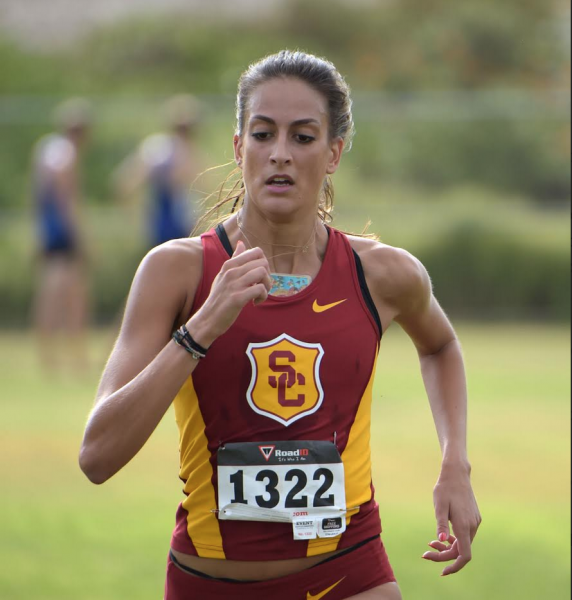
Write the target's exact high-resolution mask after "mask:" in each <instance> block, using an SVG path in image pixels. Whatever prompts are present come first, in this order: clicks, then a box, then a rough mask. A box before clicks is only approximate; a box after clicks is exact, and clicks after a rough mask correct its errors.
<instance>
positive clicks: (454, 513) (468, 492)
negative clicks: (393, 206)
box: [395, 255, 481, 575]
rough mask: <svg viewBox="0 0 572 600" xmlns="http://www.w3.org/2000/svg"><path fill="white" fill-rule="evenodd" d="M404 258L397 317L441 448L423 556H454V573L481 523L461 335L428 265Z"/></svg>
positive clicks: (451, 570) (468, 555) (439, 559)
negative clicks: (433, 526) (430, 535)
mask: <svg viewBox="0 0 572 600" xmlns="http://www.w3.org/2000/svg"><path fill="white" fill-rule="evenodd" d="M403 262H404V263H408V264H404V265H403V266H404V269H403V272H404V273H405V276H406V277H405V280H404V281H402V287H401V289H400V290H399V291H400V294H399V295H398V296H397V300H398V302H397V303H396V304H397V310H398V312H397V314H396V316H395V321H397V322H398V323H399V324H400V325H401V327H402V328H403V329H404V330H405V332H406V333H407V334H408V335H409V336H410V337H411V339H412V341H413V343H414V344H415V347H416V348H417V352H418V354H419V361H420V364H421V373H422V376H423V382H424V384H425V389H426V390H427V396H428V398H429V403H430V405H431V412H432V413H433V420H434V422H435V427H436V430H437V435H438V437H439V444H440V446H441V453H442V463H441V472H440V474H439V478H438V480H437V484H436V485H435V488H434V491H433V502H434V505H435V516H436V519H437V537H438V540H435V541H432V542H430V544H429V545H430V546H431V547H432V548H434V549H435V550H437V552H426V553H425V554H424V555H423V558H426V559H428V560H432V561H435V562H443V561H450V560H454V561H455V562H454V563H453V564H452V565H449V566H447V567H446V568H445V569H444V571H443V573H442V575H450V574H451V573H456V572H457V571H459V570H460V569H462V568H463V567H464V566H465V565H466V564H467V563H468V562H469V561H470V560H471V543H472V541H473V538H474V537H475V535H476V533H477V529H478V527H479V525H480V523H481V516H480V513H479V509H478V506H477V502H476V500H475V496H474V494H473V490H472V487H471V482H470V473H471V466H470V464H469V460H468V456H467V386H466V380H465V369H464V364H463V356H462V353H461V347H460V344H459V341H458V339H457V336H456V334H455V332H454V331H453V328H452V326H451V324H450V322H449V320H448V319H447V317H446V315H445V313H444V312H443V310H442V309H441V307H440V306H439V304H438V302H437V300H436V299H435V297H434V296H433V293H432V290H431V282H430V280H429V276H428V274H427V271H426V270H425V268H424V267H423V265H421V263H419V262H418V261H417V260H416V259H414V258H413V257H411V256H410V255H406V256H405V257H403ZM449 522H450V523H451V525H452V528H453V532H454V535H451V532H450V530H449ZM445 542H446V543H445ZM449 544H450V545H449Z"/></svg>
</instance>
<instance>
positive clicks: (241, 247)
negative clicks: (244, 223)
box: [232, 240, 246, 256]
mask: <svg viewBox="0 0 572 600" xmlns="http://www.w3.org/2000/svg"><path fill="white" fill-rule="evenodd" d="M245 250H246V246H245V245H244V242H243V241H242V240H238V242H236V248H235V249H234V252H233V253H232V255H233V256H239V255H240V254H242V253H243V252H244V251H245Z"/></svg>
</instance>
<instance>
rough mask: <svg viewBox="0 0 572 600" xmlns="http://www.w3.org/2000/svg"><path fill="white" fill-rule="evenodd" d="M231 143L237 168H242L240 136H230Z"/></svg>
mask: <svg viewBox="0 0 572 600" xmlns="http://www.w3.org/2000/svg"><path fill="white" fill-rule="evenodd" d="M232 143H233V146H234V160H235V162H236V164H237V165H238V166H239V168H241V169H242V137H241V136H240V135H238V134H235V135H234V137H233V138H232Z"/></svg>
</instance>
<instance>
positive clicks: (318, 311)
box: [312, 298, 347, 313]
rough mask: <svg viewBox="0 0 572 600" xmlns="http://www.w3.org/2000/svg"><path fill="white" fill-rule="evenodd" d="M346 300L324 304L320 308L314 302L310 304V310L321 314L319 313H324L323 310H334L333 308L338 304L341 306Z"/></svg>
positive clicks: (316, 302)
mask: <svg viewBox="0 0 572 600" xmlns="http://www.w3.org/2000/svg"><path fill="white" fill-rule="evenodd" d="M346 300H347V298H344V299H343V300H338V301H337V302H332V303H331V304H324V305H323V306H320V305H319V304H318V301H317V300H314V304H312V310H313V311H314V312H317V313H321V312H324V311H325V310H330V308H334V306H337V305H338V304H341V303H342V302H345V301H346Z"/></svg>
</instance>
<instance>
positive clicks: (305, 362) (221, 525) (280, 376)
mask: <svg viewBox="0 0 572 600" xmlns="http://www.w3.org/2000/svg"><path fill="white" fill-rule="evenodd" d="M353 129H354V128H353V118H352V113H351V99H350V95H349V87H348V86H347V84H346V82H345V81H344V79H343V77H342V76H341V75H340V74H339V73H338V71H337V70H336V68H335V67H334V65H333V64H331V63H330V62H328V61H326V60H324V59H319V58H317V57H315V56H312V55H308V54H305V53H302V52H290V51H283V52H281V53H279V54H276V55H272V56H269V57H266V58H265V59H263V60H261V61H259V62H258V63H255V64H253V65H251V66H250V67H249V68H248V69H247V71H245V72H244V73H243V75H242V77H241V79H240V81H239V90H238V97H237V129H236V133H235V136H234V153H235V160H236V163H237V165H238V169H239V171H238V174H239V178H238V180H237V181H236V183H235V184H234V186H233V187H232V189H231V190H229V192H228V193H227V195H226V196H225V197H224V198H223V199H222V200H221V201H219V202H218V203H217V204H216V205H215V206H214V208H213V209H211V210H210V211H208V212H207V213H206V215H205V216H204V219H205V220H208V219H209V218H210V217H212V216H213V215H216V214H218V213H219V211H220V210H223V209H226V211H225V212H226V215H225V216H224V218H223V219H218V221H215V223H214V224H213V227H212V228H211V229H209V230H208V232H207V233H205V234H203V235H202V236H200V237H193V238H189V239H184V240H175V241H172V242H169V243H167V244H163V245H162V246H160V247H158V248H155V249H154V250H152V251H151V252H150V253H149V254H148V255H147V256H146V257H145V259H144V260H143V261H142V263H141V265H140V268H139V270H138V271H137V274H136V276H135V279H134V282H133V286H132V289H131V293H130V296H129V299H128V303H127V308H126V311H125V316H124V321H123V324H122V327H121V331H120V333H119V337H118V339H117V342H116V345H115V348H114V350H113V352H112V354H111V357H110V359H109V362H108V364H107V367H106V369H105V371H104V374H103V377H102V380H101V383H100V387H99V390H98V393H97V401H96V405H95V407H94V409H93V411H92V413H91V415H90V417H89V420H88V423H87V427H86V430H85V434H84V440H83V443H82V448H81V451H80V465H81V468H82V469H83V471H84V472H85V474H86V475H87V476H88V478H89V479H90V480H91V481H93V482H94V483H103V482H104V481H106V480H107V479H109V478H110V477H112V476H113V475H114V474H115V473H116V472H117V471H119V470H120V469H121V468H122V467H123V466H125V465H126V464H127V463H128V462H129V461H130V460H131V459H132V458H133V457H134V456H135V455H136V454H137V452H138V451H139V450H140V449H141V448H142V446H143V445H144V444H145V442H146V441H147V439H148V438H149V436H150V435H151V433H152V432H153V430H154V429H155V427H156V426H157V424H158V423H159V421H160V420H161V418H162V417H163V415H164V413H165V411H166V410H167V409H168V408H169V406H170V405H171V403H173V402H174V407H175V416H176V420H177V424H178V426H179V429H180V448H179V449H180V461H181V466H180V477H181V479H182V480H183V481H184V492H185V498H184V499H183V501H182V503H181V504H180V505H179V508H178V510H177V515H176V526H175V530H174V533H173V536H172V539H171V550H170V553H169V559H168V567H167V579H166V585H165V599H166V600H192V599H217V600H227V599H229V598H233V599H235V600H242V599H244V600H246V599H248V600H267V599H268V598H272V599H273V600H308V599H309V598H322V597H326V598H327V599H328V600H341V599H349V598H353V599H356V600H357V599H360V600H400V598H401V593H400V590H399V587H398V585H397V583H396V580H395V576H394V574H393V570H392V568H391V566H390V563H389V560H388V557H387V554H386V551H385V547H384V545H383V543H382V541H381V538H380V533H381V522H380V518H379V510H378V505H377V502H376V500H375V497H374V490H373V486H372V481H371V450H370V421H371V403H372V401H373V376H374V374H375V370H376V358H377V353H378V349H379V344H380V341H381V336H382V332H384V331H385V330H386V329H387V328H388V327H389V326H390V324H391V322H393V321H396V322H397V323H399V324H400V325H401V327H402V328H403V329H404V330H405V331H406V332H407V333H408V335H409V336H410V337H411V339H412V341H413V343H414V344H415V346H416V348H417V350H418V353H419V357H420V362H421V371H422V374H423V379H424V382H425V386H426V389H427V394H428V397H429V402H430V405H431V409H432V412H433V415H434V420H435V426H436V429H437V434H438V438H439V441H440V444H441V448H442V452H443V458H442V464H441V472H440V475H439V479H438V481H437V484H436V486H435V489H434V503H435V514H436V519H437V538H438V539H436V540H434V541H432V542H430V546H431V547H432V548H433V550H434V551H429V552H427V553H425V554H424V556H423V557H424V558H426V559H428V560H432V561H435V562H445V561H452V564H450V565H448V566H446V567H445V569H444V570H443V575H449V574H451V573H455V572H457V571H459V570H460V569H462V568H463V567H464V566H465V565H466V564H467V562H468V561H469V560H470V559H471V543H472V540H473V537H474V536H475V534H476V531H477V528H478V526H479V523H480V514H479V510H478V507H477V504H476V500H475V497H474V495H473V491H472V488H471V483H470V466H469V461H468V457H467V448H466V418H467V415H466V404H467V399H466V384H465V375H464V367H463V359H462V355H461V350H460V346H459V342H458V340H457V337H456V335H455V332H454V331H453V328H452V326H451V324H450V323H449V321H448V319H447V317H446V316H445V314H444V313H443V311H442V309H441V308H440V306H439V304H438V303H437V301H436V299H435V297H434V296H433V293H432V289H431V282H430V280H429V277H428V274H427V272H426V270H425V269H424V267H423V266H422V265H421V264H420V263H419V261H417V260H416V259H415V258H414V257H413V256H411V255H410V254H409V253H407V252H405V251H404V250H400V249H396V248H392V247H390V246H387V245H384V244H381V243H380V242H378V241H376V240H375V239H372V238H367V237H364V236H356V235H349V234H344V233H342V232H341V231H338V230H336V229H334V228H333V227H331V226H330V225H329V224H328V223H329V222H330V221H331V211H332V208H333V188H332V184H331V181H330V175H332V174H333V173H334V172H335V171H336V170H337V168H338V165H339V163H340V159H341V156H342V152H343V150H344V148H349V147H350V145H351V139H352V135H353ZM217 222H218V224H217ZM294 281H295V282H296V285H295V286H294V285H291V284H293V283H294ZM294 287H295V288H296V289H293V288H294ZM282 288H283V289H282ZM388 451H389V449H388ZM394 460H399V457H394ZM383 489H384V493H387V494H389V493H392V485H391V482H384V483H383ZM142 493H144V490H142ZM142 521H144V517H143V516H142ZM450 524H451V526H452V529H451V528H450ZM142 526H144V524H143V523H142Z"/></svg>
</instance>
